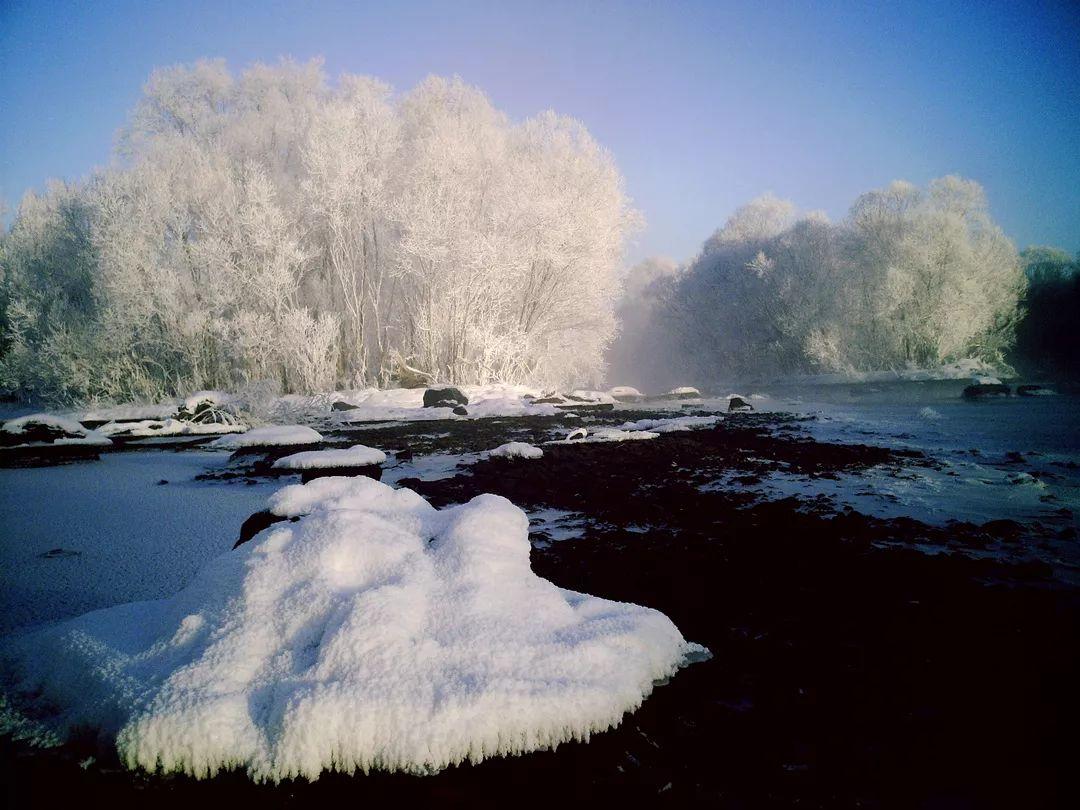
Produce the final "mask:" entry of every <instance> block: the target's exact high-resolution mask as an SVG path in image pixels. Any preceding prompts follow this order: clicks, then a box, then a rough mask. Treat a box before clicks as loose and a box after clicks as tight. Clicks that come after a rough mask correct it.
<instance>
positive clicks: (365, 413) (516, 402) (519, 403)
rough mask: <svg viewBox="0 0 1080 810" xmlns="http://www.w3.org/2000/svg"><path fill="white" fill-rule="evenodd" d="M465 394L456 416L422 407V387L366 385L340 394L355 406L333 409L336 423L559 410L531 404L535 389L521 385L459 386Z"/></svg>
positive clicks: (539, 413)
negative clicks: (465, 400)
mask: <svg viewBox="0 0 1080 810" xmlns="http://www.w3.org/2000/svg"><path fill="white" fill-rule="evenodd" d="M457 388H458V389H459V390H460V391H461V392H462V393H463V394H465V396H466V397H468V400H469V404H468V405H467V406H466V410H467V411H468V414H467V415H466V416H458V415H456V414H454V412H453V410H452V409H451V408H425V407H424V390H425V389H423V388H389V389H378V388H366V389H363V390H361V391H352V392H349V393H347V394H343V395H340V396H339V397H338V398H339V399H341V400H344V401H345V402H348V403H349V404H351V405H354V406H355V407H354V408H351V409H350V410H346V411H336V412H335V413H334V415H333V418H334V420H335V421H337V422H347V423H360V422H417V421H427V420H431V419H482V418H486V417H492V416H554V415H556V414H558V413H559V409H558V408H556V407H554V406H553V405H548V404H534V403H532V402H529V401H528V400H526V399H525V397H526V396H535V395H536V390H535V389H532V388H528V387H526V386H521V385H460V386H457Z"/></svg>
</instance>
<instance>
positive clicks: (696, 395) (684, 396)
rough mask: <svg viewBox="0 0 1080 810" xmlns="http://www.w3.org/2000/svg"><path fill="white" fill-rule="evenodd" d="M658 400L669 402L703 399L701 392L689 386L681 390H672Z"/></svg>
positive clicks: (680, 388)
mask: <svg viewBox="0 0 1080 810" xmlns="http://www.w3.org/2000/svg"><path fill="white" fill-rule="evenodd" d="M657 399H667V400H691V399H701V392H700V391H698V390H697V389H696V388H692V387H691V386H689V385H684V386H681V387H679V388H672V389H671V390H670V391H668V392H667V393H665V394H661V395H660V396H658V397H657Z"/></svg>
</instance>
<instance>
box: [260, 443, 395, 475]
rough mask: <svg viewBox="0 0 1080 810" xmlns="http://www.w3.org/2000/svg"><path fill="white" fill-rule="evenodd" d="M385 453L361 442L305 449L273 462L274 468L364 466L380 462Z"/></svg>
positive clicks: (384, 458)
mask: <svg viewBox="0 0 1080 810" xmlns="http://www.w3.org/2000/svg"><path fill="white" fill-rule="evenodd" d="M384 461H386V453H384V452H383V451H382V450H376V449H375V448H374V447H368V446H367V445H363V444H354V445H353V446H352V447H344V448H334V449H330V450H305V451H303V452H301V453H293V454H292V455H291V456H285V457H284V458H279V459H278V460H277V461H275V462H274V463H273V465H272V466H273V468H274V469H275V470H327V469H335V468H338V467H366V466H368V465H370V464H382V463H383V462H384Z"/></svg>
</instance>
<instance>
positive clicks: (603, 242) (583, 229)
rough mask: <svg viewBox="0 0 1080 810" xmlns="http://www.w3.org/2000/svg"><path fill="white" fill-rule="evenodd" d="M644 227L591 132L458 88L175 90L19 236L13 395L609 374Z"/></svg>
mask: <svg viewBox="0 0 1080 810" xmlns="http://www.w3.org/2000/svg"><path fill="white" fill-rule="evenodd" d="M636 221H637V216H636V214H635V212H634V211H633V210H632V209H631V208H630V206H629V201H628V200H627V198H626V196H625V193H624V191H623V187H622V179H621V177H620V175H619V173H618V171H617V169H616V168H615V166H614V163H613V162H612V160H611V158H610V156H609V155H608V154H607V153H606V152H605V151H604V150H603V149H602V148H600V147H599V146H598V145H597V144H596V143H595V142H594V141H593V140H592V138H591V137H590V136H589V135H588V133H587V132H586V131H585V129H584V128H583V127H582V126H581V125H580V124H578V123H577V122H574V121H571V120H568V119H564V118H560V117H558V116H556V115H554V114H552V113H545V114H543V115H541V116H538V117H537V118H534V119H530V120H528V121H525V122H523V123H520V124H517V123H514V122H512V121H510V120H509V119H508V118H507V117H506V116H505V115H503V114H502V113H500V112H499V111H498V110H496V109H495V108H494V107H492V105H491V103H490V102H489V101H488V99H487V98H486V97H485V96H484V95H483V93H481V92H480V91H479V90H477V89H476V88H473V87H469V86H468V85H466V84H464V83H463V82H462V81H460V80H459V79H440V78H434V77H433V78H430V79H427V80H425V81H424V82H422V83H421V84H420V85H419V86H418V87H416V88H415V89H414V90H412V91H411V92H409V93H407V94H405V95H404V96H402V97H395V96H394V95H393V93H392V91H391V90H390V88H389V87H388V86H386V85H385V84H383V83H381V82H378V81H376V80H374V79H369V78H364V77H355V76H344V77H341V79H340V80H339V81H337V82H336V83H335V84H333V85H331V84H330V83H329V82H328V81H327V79H326V77H325V75H324V74H323V71H322V67H321V64H320V63H318V62H310V63H305V64H297V63H294V62H291V61H284V62H282V63H281V64H279V65H277V66H266V65H256V66H254V67H252V68H250V69H248V70H247V71H245V72H244V73H243V74H241V75H240V76H239V77H234V76H233V75H232V74H231V73H230V72H229V70H228V69H227V68H226V66H225V64H224V63H223V62H221V61H204V62H199V63H197V64H195V65H191V66H179V67H172V68H166V69H162V70H158V71H155V72H154V73H153V74H152V76H151V77H150V80H149V81H148V82H147V84H146V86H145V88H144V93H143V97H142V98H141V100H140V101H139V102H138V104H137V105H136V107H135V109H134V111H133V113H132V115H131V118H130V120H129V122H128V124H127V126H126V127H125V128H124V129H123V130H122V133H121V137H120V140H119V146H118V151H117V156H116V160H115V161H114V163H113V165H112V166H111V167H110V168H108V169H107V170H104V171H102V172H100V173H99V174H98V175H96V176H95V177H93V178H92V179H91V180H89V181H88V182H86V183H84V184H81V185H73V186H56V187H51V188H50V190H49V191H48V192H47V193H46V194H45V195H44V196H42V197H38V196H35V195H30V196H28V197H27V200H26V201H25V202H24V204H23V207H22V208H21V209H20V211H19V213H18V215H17V217H16V221H15V223H14V225H13V227H12V229H11V231H10V233H8V234H7V235H5V236H4V238H3V244H2V251H3V252H2V254H0V255H2V262H3V265H2V267H3V273H4V276H3V278H4V282H3V296H2V299H0V303H2V304H3V322H2V325H3V328H4V336H3V341H2V342H0V350H2V352H3V354H2V359H0V363H2V374H3V377H2V380H0V384H2V385H3V387H4V388H5V389H7V390H9V391H18V392H21V393H24V394H38V395H41V396H45V397H48V398H51V399H68V400H74V399H90V398H125V399H126V398H133V397H135V398H137V397H156V396H161V395H163V394H165V393H176V392H181V391H183V390H186V389H192V388H204V387H232V386H237V385H242V384H245V383H249V382H253V381H256V380H265V379H272V380H275V381H277V382H278V383H279V384H280V386H281V387H282V388H283V389H284V390H313V389H325V388H329V387H332V386H335V385H344V386H356V385H362V384H386V383H388V382H391V381H392V380H393V378H394V377H395V375H396V374H398V373H399V372H400V371H401V370H402V368H403V367H407V368H409V369H412V370H413V372H419V373H420V374H421V375H422V376H425V377H426V378H428V379H430V380H435V381H447V382H487V381H491V380H503V381H512V382H535V383H541V384H570V383H585V382H590V381H594V380H597V379H598V378H599V376H600V375H601V373H602V363H603V352H604V349H605V347H606V346H607V344H608V342H609V341H610V339H611V337H612V335H613V333H614V329H615V318H614V302H615V298H616V296H617V293H618V283H617V278H616V274H617V270H618V267H619V264H620V262H621V255H622V248H623V244H624V242H625V239H626V237H627V234H628V233H629V231H630V230H631V229H632V228H633V227H634V226H635V224H636Z"/></svg>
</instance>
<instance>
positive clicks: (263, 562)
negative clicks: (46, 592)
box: [0, 478, 707, 780]
mask: <svg viewBox="0 0 1080 810" xmlns="http://www.w3.org/2000/svg"><path fill="white" fill-rule="evenodd" d="M271 508H272V509H273V510H274V511H275V512H276V513H278V514H284V515H287V516H289V517H297V518H300V519H299V520H298V521H297V522H291V523H289V522H283V523H279V524H277V525H274V526H271V527H269V528H267V529H266V530H264V531H263V532H261V533H260V534H259V535H258V536H257V537H256V538H255V539H254V540H253V541H252V542H250V543H247V544H245V545H244V546H242V547H240V548H239V549H237V550H235V551H231V552H228V553H225V554H223V555H222V556H220V557H218V558H217V559H215V560H214V561H212V562H211V563H210V564H209V565H207V566H206V567H205V568H204V569H203V570H202V571H201V572H200V573H199V574H198V575H197V576H196V577H195V579H194V580H193V581H192V582H191V584H190V585H188V587H186V588H185V589H184V590H182V591H181V592H180V593H178V594H176V595H175V596H173V597H171V598H168V599H163V600H161V601H157V602H139V603H134V604H128V605H120V606H117V607H112V608H106V609H104V610H98V611H95V612H93V613H88V614H86V615H84V616H81V617H78V618H76V619H72V620H69V621H65V622H62V623H60V624H56V625H52V626H50V627H48V628H46V629H43V630H40V631H37V632H35V633H31V634H27V635H22V636H18V637H14V638H10V637H9V638H8V639H6V640H5V641H4V642H3V648H2V650H0V652H2V654H3V656H4V658H5V659H6V660H7V661H8V663H9V665H10V666H11V667H12V675H13V687H14V688H13V689H12V690H11V691H9V697H10V698H12V700H11V707H13V708H14V709H16V710H18V709H20V708H22V709H23V710H26V709H29V710H30V711H31V712H33V714H34V715H35V717H36V719H37V720H38V721H39V722H40V723H42V724H44V725H45V726H46V727H47V728H49V729H51V730H52V731H53V732H54V733H56V734H58V735H60V736H61V737H65V736H68V735H69V734H71V733H73V732H76V731H78V730H86V729H91V730H93V731H96V732H97V733H99V734H101V735H102V736H103V737H105V738H106V739H110V738H111V739H115V741H116V747H117V750H118V753H119V755H120V758H121V760H122V761H123V762H124V763H126V764H127V765H128V766H129V767H140V766H141V767H144V768H147V769H151V770H153V769H155V768H159V767H160V768H161V769H163V770H164V771H166V772H168V771H182V772H186V773H190V774H193V775H195V776H199V777H206V776H210V775H213V774H214V773H217V772H218V771H221V770H225V769H231V768H237V767H238V768H243V769H246V771H247V772H248V773H249V774H250V775H251V776H252V777H253V778H256V779H269V780H280V779H284V778H289V777H294V776H304V777H308V778H314V777H316V776H318V775H319V774H320V773H321V772H322V771H324V770H327V769H331V768H333V769H336V770H341V771H346V772H349V771H353V770H354V769H362V770H368V769H372V768H377V769H384V770H402V771H409V772H414V773H430V772H432V771H435V770H439V769H441V768H444V767H446V766H448V765H451V764H453V763H458V762H462V761H465V760H471V761H473V762H478V761H480V760H483V759H486V758H489V757H493V756H500V755H511V754H521V753H524V752H527V751H533V750H537V749H544V748H549V747H553V746H555V745H557V744H559V743H562V742H565V741H568V740H574V739H578V740H587V739H588V738H589V736H590V735H591V734H594V733H597V732H600V731H603V730H605V729H607V728H610V727H612V726H614V725H616V724H618V723H619V722H620V721H621V720H622V718H623V716H624V714H625V713H627V712H630V711H633V710H635V709H636V708H637V707H638V706H639V705H640V704H641V702H642V701H643V700H644V699H645V698H646V697H647V696H648V695H649V693H650V692H651V691H652V689H653V687H654V684H655V683H656V682H657V681H658V680H661V679H664V678H668V677H670V676H671V675H673V674H674V673H675V672H676V671H677V670H678V669H679V668H680V667H681V666H683V665H685V664H686V663H688V662H689V661H692V660H695V659H696V658H699V657H704V656H706V655H707V651H705V650H704V649H703V648H702V647H700V646H698V645H696V644H691V643H688V642H687V641H685V640H684V639H683V637H682V635H681V634H680V633H679V631H678V629H677V628H676V627H675V625H674V624H672V622H671V621H670V620H669V619H668V618H667V617H666V616H664V615H663V614H662V613H659V612H657V611H655V610H652V609H650V608H646V607H639V606H637V605H632V604H626V603H621V602H611V601H608V600H604V599H599V598H596V597H592V596H588V595H586V594H581V593H575V592H573V591H568V590H564V589H562V588H559V587H557V586H556V585H553V584H552V583H551V582H548V581H547V580H544V579H541V578H540V577H538V576H536V575H535V574H534V573H533V572H532V570H531V568H530V564H529V551H530V548H529V538H528V532H529V522H528V518H527V516H526V515H525V513H524V512H523V511H522V510H520V509H518V508H517V507H516V506H514V505H513V504H512V503H510V502H509V501H507V500H506V499H504V498H501V497H498V496H495V495H480V496H477V497H476V498H474V499H473V500H471V501H470V502H468V503H466V504H463V505H460V506H453V507H448V508H446V509H443V510H441V511H440V510H436V509H434V508H433V507H431V506H430V505H429V504H428V503H427V502H426V501H425V500H424V499H423V498H421V497H420V496H419V495H417V494H416V493H414V492H412V491H410V490H406V489H400V490H394V489H392V488H390V487H388V486H385V485H383V484H380V483H378V482H375V481H372V480H370V479H366V478H322V479H319V480H317V481H313V482H311V483H310V484H306V485H297V486H291V487H286V488H284V489H283V490H281V491H279V492H278V493H276V494H275V496H274V497H273V498H272V499H271Z"/></svg>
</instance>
